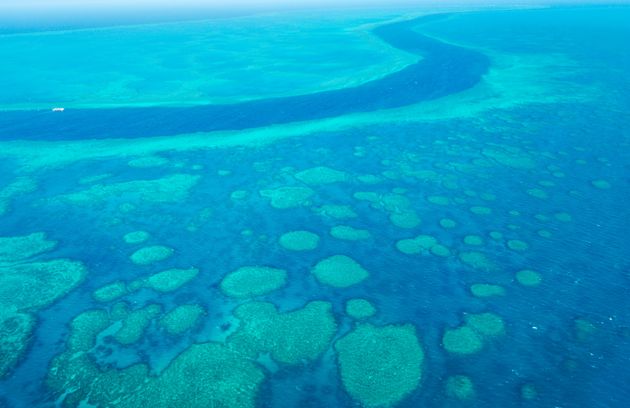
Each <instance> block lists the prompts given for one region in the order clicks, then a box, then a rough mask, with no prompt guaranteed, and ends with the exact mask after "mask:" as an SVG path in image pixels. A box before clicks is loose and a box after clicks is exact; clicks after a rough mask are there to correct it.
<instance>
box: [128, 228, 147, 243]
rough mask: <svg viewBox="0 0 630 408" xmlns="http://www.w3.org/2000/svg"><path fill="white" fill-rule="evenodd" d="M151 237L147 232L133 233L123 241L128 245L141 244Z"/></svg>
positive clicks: (129, 233)
mask: <svg viewBox="0 0 630 408" xmlns="http://www.w3.org/2000/svg"><path fill="white" fill-rule="evenodd" d="M150 237H151V234H149V233H148V232H146V231H132V232H128V233H126V234H125V235H124V236H123V240H124V241H125V242H126V243H128V244H131V245H133V244H141V243H143V242H145V241H146V240H148V239H149V238H150Z"/></svg>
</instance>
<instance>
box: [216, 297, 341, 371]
mask: <svg viewBox="0 0 630 408" xmlns="http://www.w3.org/2000/svg"><path fill="white" fill-rule="evenodd" d="M234 316H236V317H237V318H238V319H240V321H241V323H240V326H239V328H238V330H237V331H236V332H235V333H234V334H232V335H231V336H230V337H229V338H228V343H229V344H230V345H231V346H232V348H233V349H234V350H237V351H239V352H240V353H243V354H245V355H249V356H252V357H256V356H258V355H259V354H261V353H269V354H270V355H271V357H272V358H273V359H274V360H275V361H276V362H278V363H284V364H298V363H300V362H302V361H304V360H306V361H308V360H314V359H316V358H317V357H318V356H319V355H320V354H321V353H323V352H324V350H325V349H326V348H327V347H328V345H329V344H330V341H331V340H332V337H333V335H334V334H335V331H336V330H337V325H336V323H335V318H334V316H333V314H332V306H331V304H330V303H328V302H322V301H314V302H310V303H308V304H306V306H304V307H303V308H302V309H298V310H295V311H292V312H286V313H280V312H278V310H277V309H276V307H275V306H274V305H273V304H272V303H267V302H250V303H245V304H243V305H241V306H239V307H238V308H237V309H236V310H235V311H234Z"/></svg>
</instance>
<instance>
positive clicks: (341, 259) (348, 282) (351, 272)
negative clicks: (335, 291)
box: [311, 255, 370, 288]
mask: <svg viewBox="0 0 630 408" xmlns="http://www.w3.org/2000/svg"><path fill="white" fill-rule="evenodd" d="M311 272H312V273H313V275H315V277H316V278H317V280H318V281H319V282H320V283H323V284H325V285H330V286H333V287H336V288H347V287H349V286H352V285H356V284H357V283H360V282H362V281H364V280H365V279H367V278H368V276H370V274H369V272H368V271H366V270H365V269H364V268H363V267H362V266H361V265H360V264H359V263H358V262H357V261H355V260H354V259H352V258H350V257H349V256H346V255H333V256H331V257H328V258H325V259H322V260H321V261H319V262H318V263H317V264H316V265H315V266H314V267H313V268H312V270H311Z"/></svg>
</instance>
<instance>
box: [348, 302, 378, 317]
mask: <svg viewBox="0 0 630 408" xmlns="http://www.w3.org/2000/svg"><path fill="white" fill-rule="evenodd" d="M375 313H376V308H375V307H374V305H372V303H370V301H368V300H366V299H350V300H348V301H347V302H346V314H347V315H348V316H350V317H352V318H353V319H356V320H363V319H367V318H368V317H371V316H373V315H374V314H375Z"/></svg>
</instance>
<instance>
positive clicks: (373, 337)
mask: <svg viewBox="0 0 630 408" xmlns="http://www.w3.org/2000/svg"><path fill="white" fill-rule="evenodd" d="M335 350H336V351H337V357H338V361H339V370H340V372H341V379H342V381H343V385H344V387H345V389H346V390H347V391H348V393H349V394H350V395H351V396H352V397H353V398H354V399H356V400H357V401H359V402H360V403H361V404H362V405H363V406H366V407H389V406H393V405H395V404H396V403H398V402H399V401H401V400H402V399H403V398H405V397H406V396H407V395H408V394H410V393H411V392H413V391H414V390H415V389H416V388H417V387H418V385H419V384H420V380H421V378H422V365H423V362H424V352H423V350H422V347H421V345H420V341H419V340H418V337H417V335H416V330H415V327H414V326H412V325H402V326H395V325H390V326H384V327H377V326H373V325H371V324H360V325H358V326H357V327H356V328H355V329H354V330H353V331H351V332H350V333H348V334H347V335H345V336H344V337H342V338H341V339H339V340H338V341H337V342H336V343H335Z"/></svg>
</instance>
